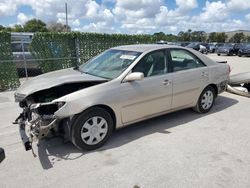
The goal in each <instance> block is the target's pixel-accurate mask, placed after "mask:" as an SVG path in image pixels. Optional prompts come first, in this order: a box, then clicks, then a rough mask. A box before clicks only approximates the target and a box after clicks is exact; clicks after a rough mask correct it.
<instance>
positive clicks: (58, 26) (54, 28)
mask: <svg viewBox="0 0 250 188" xmlns="http://www.w3.org/2000/svg"><path fill="white" fill-rule="evenodd" d="M47 29H48V30H49V31H50V32H67V31H71V28H70V27H69V26H68V27H67V26H66V25H63V24H62V23H56V22H50V23H49V24H48V26H47Z"/></svg>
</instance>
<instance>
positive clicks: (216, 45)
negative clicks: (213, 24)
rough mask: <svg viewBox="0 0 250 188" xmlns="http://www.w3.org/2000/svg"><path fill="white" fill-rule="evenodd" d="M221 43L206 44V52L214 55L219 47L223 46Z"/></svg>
mask: <svg viewBox="0 0 250 188" xmlns="http://www.w3.org/2000/svg"><path fill="white" fill-rule="evenodd" d="M223 45H224V44H223V43H209V44H208V52H210V53H215V52H216V51H217V49H218V48H219V47H221V46H223Z"/></svg>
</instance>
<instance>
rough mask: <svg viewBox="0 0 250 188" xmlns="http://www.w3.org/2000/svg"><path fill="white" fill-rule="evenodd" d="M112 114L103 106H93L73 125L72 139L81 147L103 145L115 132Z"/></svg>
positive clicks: (89, 148) (85, 148)
mask: <svg viewBox="0 0 250 188" xmlns="http://www.w3.org/2000/svg"><path fill="white" fill-rule="evenodd" d="M113 126H114V123H113V120H112V117H111V115H110V114H109V113H108V112H107V111H106V110H104V109H103V108H99V107H93V108H90V109H89V110H86V111H84V112H83V113H81V114H80V115H79V116H78V117H77V118H76V120H75V121H74V123H73V125H72V131H71V140H72V142H73V144H74V145H75V146H76V147H78V148H79V149H83V150H94V149H96V148H99V147H101V146H102V145H103V144H104V143H105V142H106V141H107V140H108V139H109V137H110V136H111V134H112V132H113Z"/></svg>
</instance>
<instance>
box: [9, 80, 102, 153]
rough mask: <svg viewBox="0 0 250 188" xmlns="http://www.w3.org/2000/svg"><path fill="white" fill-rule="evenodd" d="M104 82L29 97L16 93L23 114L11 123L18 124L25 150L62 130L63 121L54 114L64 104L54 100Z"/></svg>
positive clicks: (74, 85) (75, 84)
mask: <svg viewBox="0 0 250 188" xmlns="http://www.w3.org/2000/svg"><path fill="white" fill-rule="evenodd" d="M104 82H105V81H103V80H102V81H91V82H90V81H89V82H77V83H69V84H62V85H58V86H55V87H51V88H48V89H43V90H40V91H36V92H34V93H31V94H30V95H24V94H20V91H17V92H16V93H15V101H16V102H19V106H20V107H21V108H22V109H23V112H22V113H21V114H20V115H19V116H18V118H17V119H16V120H15V121H14V122H13V123H14V124H19V130H20V135H21V138H22V141H23V144H24V146H25V149H26V150H31V149H32V143H33V141H37V140H40V139H42V138H44V137H47V136H48V135H50V133H60V131H61V130H64V128H63V127H62V126H61V124H62V122H63V119H60V118H59V117H56V116H55V113H56V112H57V111H58V110H60V109H61V108H62V107H63V106H64V105H65V104H66V103H65V102H63V101H62V102H54V100H56V99H59V98H60V97H62V96H66V95H68V94H70V93H73V92H76V91H79V90H81V89H85V88H88V87H91V86H94V85H98V84H101V83H104ZM64 131H65V130H64ZM64 136H65V135H64Z"/></svg>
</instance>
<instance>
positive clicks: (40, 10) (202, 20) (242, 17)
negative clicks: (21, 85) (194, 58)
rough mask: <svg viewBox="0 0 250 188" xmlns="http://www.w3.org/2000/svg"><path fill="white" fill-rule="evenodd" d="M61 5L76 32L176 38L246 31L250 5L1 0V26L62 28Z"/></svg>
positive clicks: (240, 0) (249, 0)
mask: <svg viewBox="0 0 250 188" xmlns="http://www.w3.org/2000/svg"><path fill="white" fill-rule="evenodd" d="M64 2H67V4H68V13H69V15H68V17H69V25H70V26H71V28H72V30H75V31H84V32H102V33H104V32H105V33H129V34H137V33H154V32H160V31H163V32H165V33H174V34H175V33H178V32H179V31H182V30H183V31H185V30H187V29H189V28H190V29H192V30H204V31H206V32H212V31H217V32H218V31H232V30H237V29H243V30H249V29H250V0H220V1H218V0H96V1H93V0H65V1H61V0H0V24H1V25H4V26H13V25H15V24H24V23H25V22H26V21H27V20H29V19H32V18H38V19H41V20H43V21H44V22H46V23H50V22H61V23H65V9H64Z"/></svg>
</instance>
